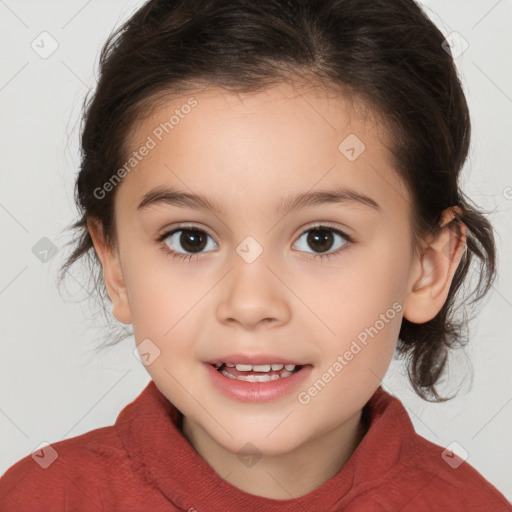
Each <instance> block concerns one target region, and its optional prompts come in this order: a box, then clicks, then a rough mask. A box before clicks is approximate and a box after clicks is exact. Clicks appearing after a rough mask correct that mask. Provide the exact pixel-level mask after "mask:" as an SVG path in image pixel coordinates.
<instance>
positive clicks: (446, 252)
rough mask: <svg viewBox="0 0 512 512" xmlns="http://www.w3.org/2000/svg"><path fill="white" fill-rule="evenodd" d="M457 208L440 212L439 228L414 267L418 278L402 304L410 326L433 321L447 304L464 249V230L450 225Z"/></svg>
mask: <svg viewBox="0 0 512 512" xmlns="http://www.w3.org/2000/svg"><path fill="white" fill-rule="evenodd" d="M456 212H458V213H459V214H460V213H461V210H460V208H459V207H458V206H454V207H451V208H447V209H446V210H445V211H444V212H443V217H442V220H441V226H442V227H441V228H440V230H439V231H438V233H437V234H436V235H435V237H434V239H433V240H431V241H429V242H428V244H427V246H426V248H425V249H424V251H423V253H422V254H421V256H420V257H419V259H418V260H417V262H416V265H415V267H416V268H415V272H416V273H417V274H419V277H418V278H417V279H415V282H414V283H413V285H412V286H411V290H410V292H409V294H408V295H407V297H406V299H405V303H404V318H406V319H407V320H409V321H410V322H413V323H418V324H420V323H425V322H428V321H429V320H432V318H434V317H435V316H436V315H437V314H438V313H439V311H440V310H441V308H442V307H443V305H444V303H445V302H446V298H447V297H448V293H449V291H450V286H451V284H452V280H453V276H454V275H455V271H456V270H457V267H458V266H459V263H460V261H461V259H462V256H463V254H464V250H465V248H466V235H467V227H466V225H465V224H463V223H462V222H452V223H451V221H452V220H453V218H454V216H455V215H456Z"/></svg>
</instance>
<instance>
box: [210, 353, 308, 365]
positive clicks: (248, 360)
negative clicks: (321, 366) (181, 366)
mask: <svg viewBox="0 0 512 512" xmlns="http://www.w3.org/2000/svg"><path fill="white" fill-rule="evenodd" d="M206 362H207V363H209V364H219V363H235V364H250V365H253V366H254V365H259V364H294V365H295V366H303V365H305V364H307V363H300V362H297V361H294V360H293V359H288V358H287V357H282V356H279V355H272V354H230V355H226V356H221V357H216V358H215V359H210V360H209V361H206Z"/></svg>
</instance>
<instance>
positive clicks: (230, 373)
mask: <svg viewBox="0 0 512 512" xmlns="http://www.w3.org/2000/svg"><path fill="white" fill-rule="evenodd" d="M212 366H213V367H214V368H215V369H216V370H217V372H219V373H220V374H221V375H224V377H227V378H229V379H233V380H239V381H245V382H270V381H274V380H280V379H286V378H287V377H290V376H292V375H294V374H295V373H297V372H299V371H300V370H302V368H303V365H296V364H283V363H267V364H257V365H251V364H235V363H215V364H212Z"/></svg>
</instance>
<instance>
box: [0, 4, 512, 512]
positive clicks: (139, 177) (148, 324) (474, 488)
mask: <svg viewBox="0 0 512 512" xmlns="http://www.w3.org/2000/svg"><path fill="white" fill-rule="evenodd" d="M100 64H101V70H100V71H101V73H100V79H99V83H98V86H97V89H96V91H95V93H94V96H93V97H92V98H91V99H90V101H89V102H88V104H87V105H86V110H85V116H84V124H83V131H82V138H81V144H82V165H81V170H80V173H79V176H78V179H77V182H76V199H77V204H78V207H79V208H80V211H81V218H80V219H79V221H78V222H76V223H75V224H74V225H73V228H74V229H76V230H77V231H78V233H79V235H80V236H79V239H78V243H77V246H76V248H75V250H74V252H73V253H72V255H71V256H70V258H69V259H68V261H67V262H66V263H65V265H64V267H63V268H62V271H63V272H62V276H64V274H65V272H66V270H67V269H68V268H69V267H70V266H71V265H72V264H73V263H74V262H76V261H78V260H79V259H80V258H81V257H82V256H91V257H92V258H93V259H92V262H93V263H96V264H97V267H96V268H97V269H98V270H99V274H98V278H99V279H98V280H97V282H98V286H99V289H98V291H99V292H100V294H101V293H102V292H103V293H104V292H106V293H107V294H108V298H109V300H110V302H111V307H112V313H113V315H114V316H115V317H116V319H117V320H118V321H119V322H120V323H122V324H131V325H133V332H134V337H135V340H136V344H137V347H136V350H137V353H138V356H139V358H140V360H141V362H142V364H144V366H145V367H146V369H147V370H148V372H149V374H150V376H151V378H152V381H151V382H150V383H149V384H148V386H147V387H146V389H144V390H143V391H142V392H141V394H140V395H139V396H138V397H137V399H136V400H135V401H134V402H132V403H131V404H129V405H127V406H126V407H125V408H124V409H123V410H122V412H121V413H120V414H119V416H118V419H117V421H116V423H115V425H113V426H110V427H104V428H100V429H96V430H93V431H90V432H88V433H86V434H84V435H81V436H77V437H74V438H71V439H66V440H64V441H60V442H56V443H54V444H53V445H48V446H44V447H42V448H41V449H40V450H38V451H36V452H34V453H32V454H31V455H30V456H27V457H25V458H24V459H22V460H21V461H19V462H18V463H16V464H15V465H14V466H13V467H11V468H10V469H9V470H8V471H7V472H6V474H5V475H4V476H3V478H2V480H1V481H0V508H1V510H2V511H6V512H7V511H15V510H45V511H63V510H66V511H71V510H72V511H77V510H79V511H86V510H87V511H91V510H104V511H111V510H123V511H143V510H159V511H172V510H175V511H176V510H181V511H183V510H186V511H221V510H222V511H225V510H228V511H253V510H264V511H274V510H275V511H277V510H280V511H281V510H284V511H287V510H288V511H295V510H304V511H310V510H313V511H315V510H318V511H320V510H322V511H326V510H330V511H334V510H344V511H350V512H355V511H361V510H365V511H384V510H386V511H397V510H400V511H403V512H406V511H414V512H418V511H420V512H421V511H425V512H426V511H432V510H436V511H448V510H449V511H452V512H453V511H465V512H468V511H481V510H492V511H505V510H510V509H511V508H510V504H509V503H508V502H507V500H506V499H505V497H504V496H503V495H502V494H501V493H500V492H499V491H498V490H497V489H496V488H494V487H493V486H492V485H491V484H490V483H489V482H487V481H486V480H485V479H484V478H483V477H482V476H481V475H480V474H479V473H478V472H477V471H476V470H475V469H474V468H472V467H471V466H470V465H469V464H468V463H467V462H465V461H464V457H460V456H458V455H455V453H454V452H453V451H452V449H451V447H447V448H443V447H441V446H437V445H435V444H433V443H431V442H429V441H427V440H426V439H424V438H422V437H421V436H419V435H418V434H416V433H415V431H414V428H413V426H412V423H411V421H410V419H409V417H408V415H407V412H406V410H405V408H404V407H403V405H402V404H401V402H400V401H399V400H398V399H397V398H395V397H393V396H391V395H390V394H388V393H387V392H385V391H384V390H383V388H382V386H381V385H380V383H381V381H382V379H383V377H384V375H385V373H386V370H387V368H388V366H389V364H390V361H391V359H392V357H393V355H394V354H395V353H397V354H398V355H401V356H402V357H403V358H404V359H405V360H406V364H407V365H408V366H407V367H408V371H409V376H410V380H411V384H412V386H413V387H414V389H415V390H416V392H417V393H418V394H419V395H420V396H421V397H423V398H424V399H426V400H432V401H441V400H446V398H445V397H442V396H441V395H440V394H439V393H438V390H437V387H436V385H437V384H438V382H439V380H440V378H441V376H442V375H443V370H444V369H445V365H446V360H447V359H446V358H447V354H448V349H450V348H452V347H455V346H456V345H458V344H461V343H462V342H463V336H462V333H461V329H463V328H464V325H463V324H460V323H459V324H458V323H457V322H456V319H455V318H454V315H453V306H454V303H455V299H456V298H457V297H458V294H457V292H458V290H459V288H460V287H461V285H462V283H463V282H465V280H466V276H467V275H468V270H469V268H470V264H471V262H472V261H474V257H475V256H476V257H477V258H478V259H479V260H480V263H481V267H480V274H479V281H478V283H477V289H476V290H475V293H476V297H475V300H478V299H480V298H481V297H482V296H483V295H485V293H486V292H487V291H488V289H489V288H490V286H491V285H492V282H493V279H494V277H495V245H494V237H493V229H492V227H491V225H490V224H489V223H488V221H487V220H486V219H485V217H484V216H483V215H482V213H480V212H479V211H478V209H477V208H476V207H475V206H472V205H471V204H470V202H469V200H468V199H467V198H466V197H465V196H464V194H463V192H462V191H461V190H460V188H459V184H458V178H459V173H460V171H461V168H462V166H463V164H464V161H465V158H466V155H467V152H468V146H469V142H470V120H469V114H468V107H467V104H466V100H465V97H464V94H463V91H462V88H461V85H460V82H459V80H458V77H457V73H456V69H455V66H454V63H453V59H452V57H451V55H450V52H449V48H447V47H446V45H445V44H444V38H443V36H442V34H441V33H440V31H439V30H438V29H437V28H436V27H435V26H434V25H433V24H432V22H430V21H429V19H428V18H427V17H426V16H425V15H424V13H423V12H422V10H421V9H420V8H419V7H418V6H417V5H416V4H415V3H414V2H413V0H393V1H389V0H387V1H380V0H379V1H376V0H314V1H311V0H308V1H306V0H289V1H284V0H258V1H257V2H256V1H252V2H250V1H248V0H230V1H229V2H226V1H223V2H221V1H218V0H210V1H208V2H206V1H200V0H187V1H184V0H182V1H170V0H151V1H149V2H147V3H146V4H145V5H143V6H142V7H141V8H140V9H139V10H138V11H137V12H136V13H135V14H134V15H133V16H132V17H131V19H129V20H128V21H127V22H126V23H125V24H124V25H123V26H122V27H121V28H120V29H119V30H118V31H117V32H116V33H114V34H113V35H112V36H111V37H110V38H109V40H108V41H107V43H106V45H105V47H104V50H103V52H102V54H101V57H100ZM93 270H94V268H93ZM103 279H104V280H103ZM103 287H104V288H103ZM463 299H464V297H463ZM118 341H119V340H113V342H118Z"/></svg>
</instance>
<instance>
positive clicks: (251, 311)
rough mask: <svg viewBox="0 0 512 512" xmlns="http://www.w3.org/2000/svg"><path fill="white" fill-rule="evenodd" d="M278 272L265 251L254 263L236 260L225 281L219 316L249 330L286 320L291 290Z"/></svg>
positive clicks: (227, 322) (272, 325)
mask: <svg viewBox="0 0 512 512" xmlns="http://www.w3.org/2000/svg"><path fill="white" fill-rule="evenodd" d="M276 274H277V273H276V271H275V270H272V269H270V268H269V266H268V265H267V262H266V259H265V258H264V257H263V255H262V256H260V257H259V258H258V259H257V260H256V261H253V262H252V263H247V262H246V261H244V260H243V259H242V258H240V259H239V260H238V261H236V260H235V261H234V267H233V269H232V270H231V272H229V274H228V275H227V276H226V277H225V279H224V282H223V283H222V292H221V298H220V300H219V303H218V306H217V318H218V320H219V321H220V322H221V323H224V324H228V325H231V326H232V325H235V324H237V325H239V326H240V327H242V328H243V329H247V330H254V329H257V328H260V327H267V328H272V327H277V326H278V325H284V324H286V323H287V322H288V321H289V319H290V316H291V308H290V303H289V298H290V294H289V292H288V291H287V288H286V286H285V285H284V284H283V282H282V281H281V280H280V279H279V278H278V277H276Z"/></svg>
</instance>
